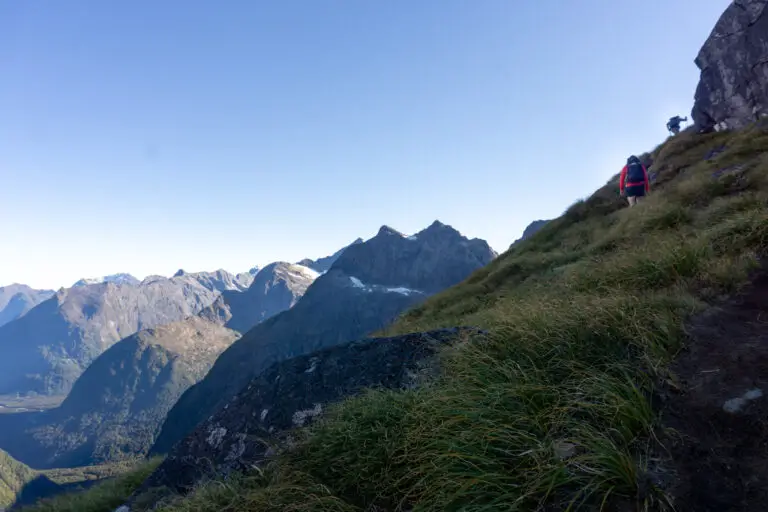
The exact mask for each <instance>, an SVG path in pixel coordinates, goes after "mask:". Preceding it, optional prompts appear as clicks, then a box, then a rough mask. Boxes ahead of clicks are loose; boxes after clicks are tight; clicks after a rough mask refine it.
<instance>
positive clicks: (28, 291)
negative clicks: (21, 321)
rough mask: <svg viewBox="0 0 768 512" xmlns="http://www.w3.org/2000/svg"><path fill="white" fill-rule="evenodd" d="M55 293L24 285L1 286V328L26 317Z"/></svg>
mask: <svg viewBox="0 0 768 512" xmlns="http://www.w3.org/2000/svg"><path fill="white" fill-rule="evenodd" d="M54 293H56V292H54V291H53V290H35V289H33V288H30V287H29V286H27V285H24V284H12V285H9V286H0V326H3V325H5V324H7V323H8V322H11V321H13V320H16V319H17V318H19V317H21V316H24V315H25V314H26V313H27V311H29V310H30V309H32V308H33V307H35V306H37V305H38V304H40V303H41V302H43V301H45V300H47V299H49V298H51V297H52V296H53V294H54Z"/></svg>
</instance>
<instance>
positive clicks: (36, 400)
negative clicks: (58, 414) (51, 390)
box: [0, 395, 66, 414]
mask: <svg viewBox="0 0 768 512" xmlns="http://www.w3.org/2000/svg"><path fill="white" fill-rule="evenodd" d="M65 398H66V396H44V395H40V396H21V397H17V396H16V395H0V414H13V413H18V412H36V411H46V410H48V409H55V408H56V407H58V406H59V405H61V402H63V401H64V399H65Z"/></svg>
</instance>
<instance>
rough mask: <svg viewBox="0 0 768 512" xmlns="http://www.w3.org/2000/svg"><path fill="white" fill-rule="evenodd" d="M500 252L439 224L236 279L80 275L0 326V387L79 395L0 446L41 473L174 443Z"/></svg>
mask: <svg viewBox="0 0 768 512" xmlns="http://www.w3.org/2000/svg"><path fill="white" fill-rule="evenodd" d="M495 256H496V254H495V253H494V252H493V250H492V249H491V248H490V247H489V246H488V244H487V243H485V242H484V241H482V240H469V239H467V238H466V237H463V236H462V235H461V234H460V233H458V232H457V231H456V230H454V229H453V228H451V227H449V226H446V225H444V224H441V223H439V222H435V223H433V224H432V225H431V226H429V227H428V228H427V229H425V230H423V231H421V232H419V233H417V234H416V235H413V236H405V235H403V234H401V233H399V232H398V231H396V230H394V229H392V228H389V227H387V226H384V227H382V228H381V229H380V230H379V232H378V234H377V235H376V236H374V237H373V238H371V239H370V240H368V241H365V242H364V241H363V240H362V239H358V240H355V241H354V242H353V243H352V244H350V245H348V246H346V247H343V248H342V249H340V250H338V251H336V252H335V253H334V254H332V255H330V256H327V257H324V258H319V259H317V260H310V259H306V260H302V261H301V262H300V263H287V262H275V263H272V264H270V265H267V266H266V267H264V268H263V269H261V270H258V269H253V270H252V271H250V272H248V273H244V274H238V275H237V276H235V275H232V274H230V273H228V272H225V271H216V272H200V273H187V272H185V271H184V270H179V271H178V272H176V274H175V275H174V276H172V277H170V278H167V277H162V276H150V277H147V278H145V279H144V280H142V281H138V280H134V279H131V278H130V276H129V275H128V274H116V275H114V276H105V277H104V278H99V279H98V280H97V281H98V282H90V281H87V280H81V281H79V282H78V284H77V286H73V287H72V288H69V289H62V290H59V291H58V292H56V293H53V292H51V293H53V295H52V296H51V297H50V298H49V299H48V300H46V301H43V302H42V303H41V304H39V305H38V306H37V307H34V308H32V309H31V310H29V311H28V312H27V314H25V315H23V316H21V317H19V318H17V319H16V320H14V321H12V322H10V323H9V324H7V325H5V326H3V327H0V347H1V348H0V355H2V357H0V392H5V393H10V392H20V393H25V392H26V393H29V392H33V393H43V394H51V395H54V394H66V393H68V396H67V397H66V399H65V400H64V401H63V402H62V403H61V405H60V406H59V407H58V408H55V409H51V410H48V411H44V412H35V413H31V412H30V413H17V414H8V415H3V416H0V448H2V449H5V450H6V451H8V452H9V453H10V454H11V455H12V456H14V457H15V458H17V459H19V460H21V461H24V462H25V463H27V464H29V465H31V466H33V467H36V468H54V467H73V466H82V465H88V464H95V463H106V462H113V461H119V460H124V459H129V458H132V457H135V456H137V455H145V454H147V452H149V451H150V448H152V450H153V451H163V447H164V446H169V445H172V444H173V443H174V442H176V441H177V440H178V439H180V438H181V437H183V435H184V434H186V432H188V431H189V430H190V429H191V428H192V427H194V426H195V425H196V424H197V422H198V421H199V420H200V419H201V418H204V417H206V416H207V415H208V414H210V413H211V412H213V411H214V410H215V409H216V407H218V406H219V405H221V404H222V403H224V402H226V400H228V399H229V397H231V396H233V395H234V394H235V393H236V392H237V391H239V389H240V388H241V387H242V386H243V385H245V384H247V382H248V381H249V380H250V379H251V378H253V377H254V376H256V375H258V373H260V372H261V371H262V370H263V369H264V368H265V367H266V366H268V365H269V364H271V363H272V362H274V361H279V360H284V359H286V358H290V357H293V356H296V355H301V354H306V353H308V352H311V351H314V350H317V349H320V348H323V347H327V346H334V345H337V344H339V343H344V342H346V341H350V340H354V339H359V338H360V337H361V336H364V335H366V334H368V333H371V332H374V331H377V330H380V329H382V328H384V327H386V326H387V325H389V324H390V323H391V322H392V321H393V320H394V318H396V316H397V315H399V314H400V313H401V312H403V311H404V310H406V309H408V308H409V307H410V306H412V305H414V304H417V303H419V302H421V301H423V300H424V299H425V298H426V297H428V296H429V295H431V294H434V293H436V292H439V291H441V290H443V289H445V288H446V287H449V286H451V285H452V284H455V283H457V282H460V281H461V280H463V279H464V278H466V277H467V276H468V275H469V274H470V273H471V272H472V271H474V270H475V269H477V268H479V267H481V266H483V265H485V264H487V263H488V262H490V261H491V259H493V258H494V257H495ZM245 283H249V286H245ZM243 333H244V336H243V338H241V339H239V340H238V338H239V337H240V335H241V334H243ZM220 356H221V357H220ZM217 358H218V359H217ZM215 361H218V362H217V363H215ZM209 370H210V371H209ZM204 377H205V379H204ZM201 381H202V382H201ZM198 383H200V384H199V385H198ZM201 397H202V399H201ZM166 449H167V448H166Z"/></svg>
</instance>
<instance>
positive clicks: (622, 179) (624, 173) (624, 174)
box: [619, 165, 650, 192]
mask: <svg viewBox="0 0 768 512" xmlns="http://www.w3.org/2000/svg"><path fill="white" fill-rule="evenodd" d="M642 167H643V175H644V176H645V179H644V180H643V181H642V182H637V183H624V182H625V181H626V180H627V166H626V165H625V166H624V168H623V169H622V170H621V176H620V177H619V190H620V191H621V192H624V188H625V187H636V186H637V185H645V191H646V192H648V191H650V180H649V179H648V171H647V170H646V168H645V166H644V165H643V166H642Z"/></svg>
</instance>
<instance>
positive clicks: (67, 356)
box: [0, 275, 219, 395]
mask: <svg viewBox="0 0 768 512" xmlns="http://www.w3.org/2000/svg"><path fill="white" fill-rule="evenodd" d="M218 296H219V291H218V290H217V289H215V288H214V289H210V288H208V287H206V286H204V285H202V284H201V283H200V282H199V281H198V280H197V279H196V278H195V277H194V276H191V275H189V276H181V277H178V278H172V279H168V278H164V277H152V278H147V279H145V280H144V281H142V282H141V284H139V285H137V286H134V285H122V284H115V283H100V284H92V285H84V286H78V287H74V288H69V289H62V290H59V291H58V292H57V293H56V294H55V295H54V296H53V297H51V298H50V299H48V300H46V301H45V302H43V303H41V304H38V305H37V306H36V307H34V308H33V309H32V310H30V311H29V312H28V313H27V314H25V315H24V316H22V317H20V318H18V319H16V320H14V321H12V322H9V323H8V324H6V325H3V326H2V327H0V394H5V393H16V392H19V393H29V392H36V393H40V394H48V395H60V394H66V393H67V392H68V391H69V390H70V388H71V386H72V384H73V383H74V382H75V380H76V379H77V378H78V377H79V376H80V374H81V373H82V372H83V370H84V369H85V368H87V367H88V365H89V364H90V363H91V362H92V361H93V360H94V359H95V358H96V357H98V356H99V355H100V354H101V353H102V352H104V351H105V350H106V349H108V348H109V347H111V346H112V345H113V344H114V343H116V342H117V341H119V340H121V339H123V338H125V337H127V336H130V335H131V334H133V333H135V332H137V331H139V330H141V329H147V328H151V327H155V326H157V325H163V324H168V323H171V322H175V321H178V320H181V319H183V318H186V317H189V316H193V315H195V314H197V313H199V312H200V311H201V310H202V309H203V308H205V307H207V306H209V305H211V304H212V303H213V301H214V300H216V298H217V297H218Z"/></svg>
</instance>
